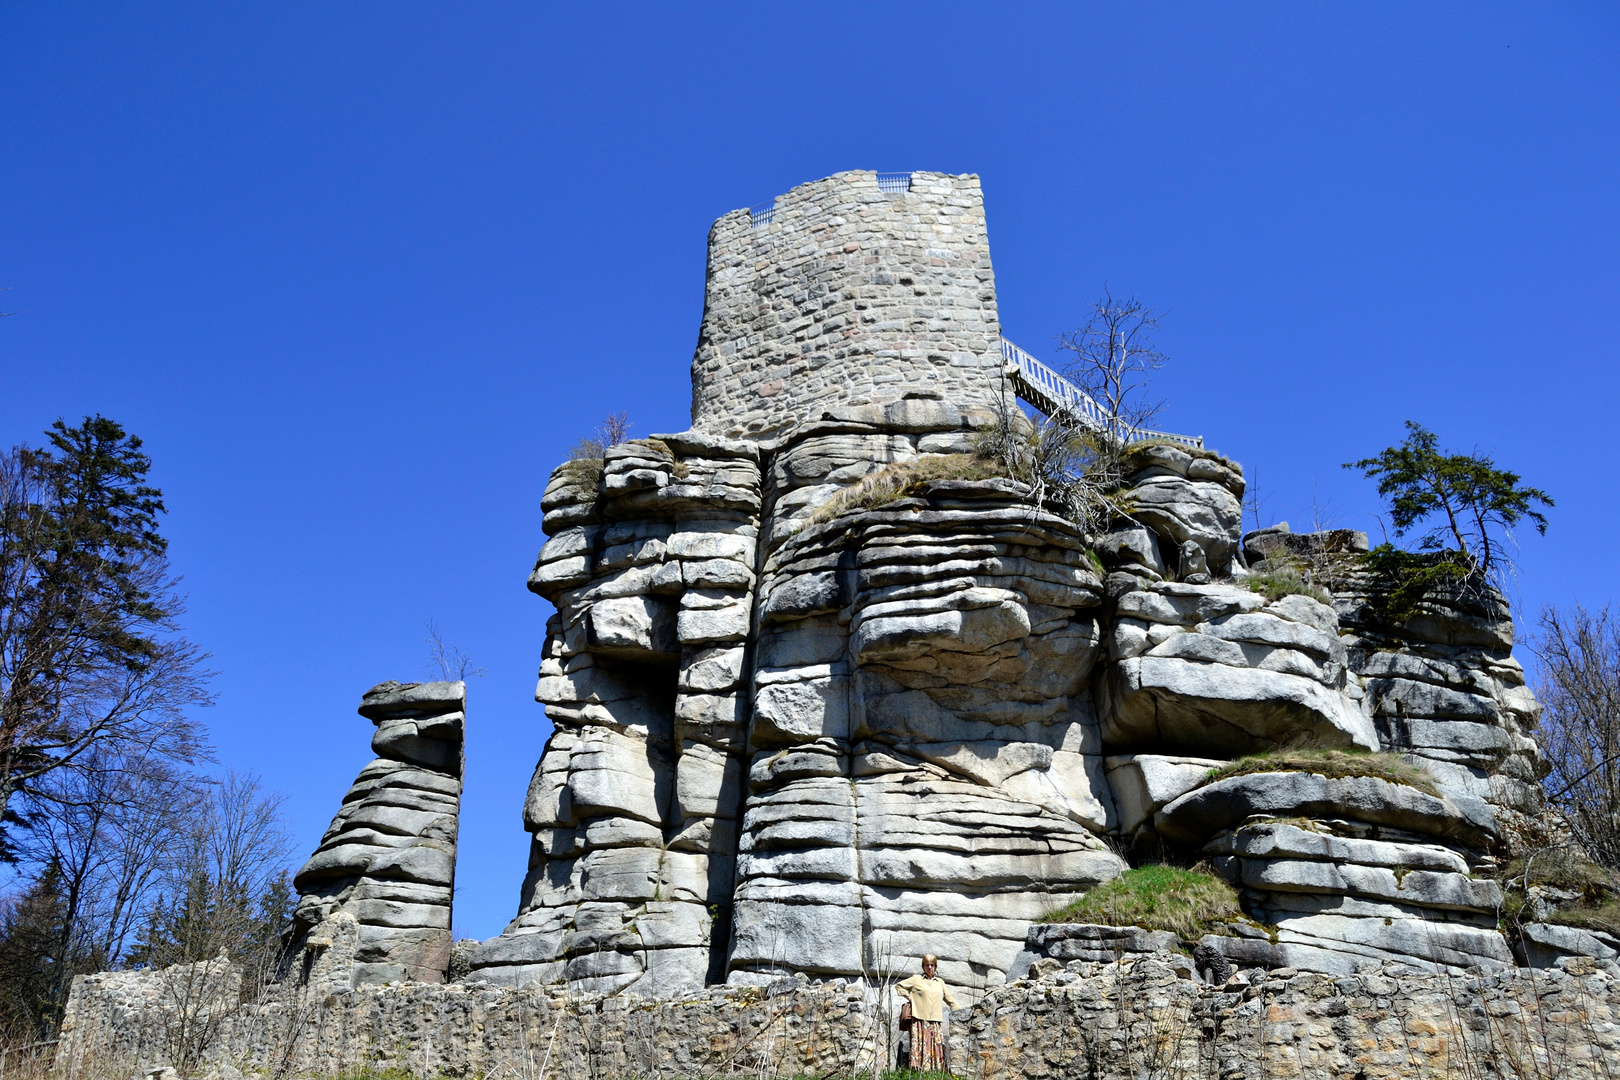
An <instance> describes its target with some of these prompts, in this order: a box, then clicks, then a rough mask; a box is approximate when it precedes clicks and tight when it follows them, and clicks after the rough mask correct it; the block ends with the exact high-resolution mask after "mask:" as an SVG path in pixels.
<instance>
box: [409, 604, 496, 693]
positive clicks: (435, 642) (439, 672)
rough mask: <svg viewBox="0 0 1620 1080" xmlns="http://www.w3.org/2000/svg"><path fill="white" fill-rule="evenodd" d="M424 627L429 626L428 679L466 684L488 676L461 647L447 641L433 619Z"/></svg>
mask: <svg viewBox="0 0 1620 1080" xmlns="http://www.w3.org/2000/svg"><path fill="white" fill-rule="evenodd" d="M424 625H426V626H427V647H428V662H427V677H428V678H430V679H442V680H444V681H445V682H464V681H466V680H467V679H481V678H483V677H484V676H485V675H487V674H488V672H486V671H485V670H484V669H483V668H481V667H479V666H478V665H476V664H474V663H473V662H472V657H470V656H468V655H467V654H466V653H464V652H462V651H461V646H459V645H452V644H450V643H449V642H447V641H445V640H444V635H443V634H441V633H439V627H438V624H437V623H435V622H434V621H433V620H432V619H429V620H428V621H427V622H426V623H425V624H424Z"/></svg>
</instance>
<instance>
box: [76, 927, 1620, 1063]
mask: <svg viewBox="0 0 1620 1080" xmlns="http://www.w3.org/2000/svg"><path fill="white" fill-rule="evenodd" d="M1043 964H1044V965H1045V967H1046V969H1047V970H1046V971H1045V973H1044V974H1043V975H1042V976H1041V978H1039V979H1038V980H1035V981H1019V982H1015V983H1009V984H1007V985H1005V986H1002V987H999V988H996V989H994V990H992V991H991V992H990V993H989V994H988V995H987V996H986V997H984V998H983V999H982V1000H981V1001H980V1002H979V1003H978V1004H977V1005H976V1006H974V1007H973V1008H971V1009H960V1010H957V1011H956V1012H955V1013H954V1014H953V1015H952V1017H951V1023H950V1024H949V1044H950V1065H951V1068H952V1071H953V1072H954V1073H955V1074H956V1075H958V1076H965V1077H967V1076H971V1077H978V1078H981V1080H1015V1078H1019V1080H1021V1078H1024V1077H1122V1078H1124V1077H1129V1078H1133V1080H1134V1078H1142V1080H1146V1078H1149V1077H1184V1078H1203V1077H1209V1078H1214V1077H1220V1078H1222V1080H1236V1078H1240V1077H1241V1078H1254V1080H1260V1078H1265V1077H1312V1078H1315V1077H1321V1078H1344V1080H1350V1078H1356V1080H1382V1078H1394V1077H1413V1078H1417V1077H1469V1078H1480V1080H1484V1078H1498V1077H1501V1078H1506V1077H1514V1078H1530V1077H1534V1078H1550V1077H1554V1076H1556V1077H1558V1078H1559V1080H1586V1078H1596V1077H1604V1078H1608V1077H1612V1076H1614V1075H1615V1074H1616V1072H1617V1071H1620V1038H1617V1031H1620V1028H1617V1021H1620V977H1617V975H1616V973H1615V969H1614V968H1613V965H1607V966H1605V965H1601V964H1599V963H1594V962H1593V961H1591V960H1589V959H1585V958H1580V959H1567V960H1564V961H1561V962H1560V964H1559V965H1558V966H1555V967H1552V968H1547V969H1541V970H1528V969H1522V968H1521V969H1507V970H1503V971H1499V972H1494V973H1491V974H1487V975H1473V976H1466V975H1465V976H1444V975H1416V974H1414V973H1412V971H1411V970H1410V969H1409V968H1405V967H1403V966H1402V965H1399V964H1385V965H1369V966H1368V967H1367V968H1366V969H1364V970H1363V971H1361V972H1359V973H1357V974H1355V975H1351V976H1341V977H1334V976H1329V975H1321V974H1309V973H1306V974H1302V973H1298V972H1295V971H1292V970H1288V969H1284V970H1278V971H1272V972H1270V973H1267V972H1263V971H1253V972H1247V973H1244V974H1242V975H1240V976H1238V977H1237V979H1235V980H1233V981H1231V982H1228V983H1225V984H1224V985H1221V986H1211V985H1206V984H1204V983H1202V982H1200V981H1198V980H1197V979H1196V978H1191V977H1188V972H1187V970H1186V964H1185V961H1184V960H1181V959H1179V958H1178V957H1176V956H1175V955H1174V954H1171V953H1167V952H1159V953H1154V954H1147V955H1142V956H1137V957H1132V958H1128V959H1126V960H1124V961H1122V962H1119V963H1103V964H1098V963H1090V962H1086V961H1073V962H1071V963H1069V964H1068V965H1067V966H1060V965H1057V964H1056V963H1055V962H1053V961H1043ZM186 977H187V972H186V971H184V970H182V969H178V968H176V969H171V970H170V972H166V973H160V974H155V975H154V974H152V973H148V972H110V973H105V974H101V975H90V976H81V977H80V978H79V979H77V980H76V981H75V984H74V992H73V998H72V1003H71V1004H70V1006H69V1010H68V1015H67V1019H66V1021H65V1023H64V1025H63V1028H62V1042H61V1044H60V1048H59V1050H58V1053H57V1058H56V1065H57V1069H58V1075H60V1076H62V1077H64V1078H65V1080H79V1078H89V1077H102V1076H112V1075H121V1076H127V1075H130V1073H131V1071H132V1070H133V1068H134V1067H136V1066H139V1067H140V1068H141V1069H142V1070H151V1069H155V1068H159V1067H161V1066H163V1065H166V1064H169V1063H170V1062H171V1061H172V1060H173V1058H172V1056H171V1055H172V1050H171V1049H170V1047H172V1046H174V1045H176V1040H175V1037H174V1036H175V1032H176V1030H177V1029H178V1025H179V1023H180V1020H181V1017H180V1016H179V1015H178V1012H177V1010H176V1009H175V1008H174V1007H172V1006H170V1007H165V1004H164V1003H165V1002H168V1001H173V1000H177V999H176V997H175V995H172V994H167V995H166V994H165V993H164V983H165V980H169V979H175V978H177V979H180V980H181V981H184V980H185V978H186ZM897 1009H898V1006H897V1003H896V1001H895V1000H894V994H893V993H892V990H886V989H885V988H882V987H869V986H863V985H860V984H847V983H845V982H843V981H842V980H838V981H835V982H831V983H824V984H819V985H818V984H810V983H808V982H806V981H805V980H804V979H802V978H798V979H795V978H784V979H779V980H778V981H777V982H775V983H772V984H771V985H769V986H767V987H763V988H752V987H751V988H726V989H711V990H707V991H697V992H694V993H692V994H690V995H688V996H686V997H684V998H682V999H679V1000H673V1001H661V1002H650V1001H645V1000H642V999H639V998H636V997H634V996H629V995H613V996H606V997H603V996H596V995H593V996H584V997H569V996H566V995H563V994H559V993H557V992H556V991H554V990H553V991H547V990H545V989H543V988H539V987H529V988H522V989H512V988H497V987H492V986H489V985H487V984H471V985H461V984H449V985H426V984H420V983H418V984H408V985H402V986H388V987H376V986H366V987H361V988H359V989H355V990H345V991H342V992H338V993H334V994H327V993H325V992H324V991H323V992H320V993H315V994H310V993H297V992H294V993H287V994H284V995H283V996H281V997H278V998H274V999H272V1000H269V1001H267V1002H264V1003H261V1004H259V1005H256V1006H251V1007H245V1008H242V1009H240V1010H238V1011H236V1012H234V1013H231V1014H229V1015H225V1016H221V1017H220V1018H219V1037H218V1038H217V1039H214V1040H212V1041H211V1042H210V1045H209V1047H208V1048H207V1050H206V1051H205V1053H204V1055H203V1061H204V1062H205V1064H204V1065H203V1067H202V1068H201V1069H198V1070H197V1071H196V1074H198V1075H202V1076H209V1077H219V1078H224V1077H233V1078H239V1077H241V1076H242V1075H243V1074H249V1075H274V1076H300V1077H307V1076H332V1075H336V1074H339V1073H343V1074H352V1073H353V1072H354V1071H358V1070H360V1069H364V1068H370V1069H373V1070H376V1071H377V1072H382V1071H384V1070H390V1071H389V1072H388V1075H391V1076H393V1075H403V1076H413V1077H444V1076H488V1077H497V1076H512V1077H520V1076H522V1077H527V1076H550V1077H554V1078H557V1080H596V1078H599V1077H615V1078H624V1080H630V1078H638V1077H648V1078H651V1077H658V1078H661V1080H663V1078H670V1080H672V1078H675V1077H693V1076H707V1077H740V1076H745V1075H746V1076H752V1077H772V1076H794V1075H800V1076H850V1075H856V1074H859V1073H865V1072H866V1071H868V1070H871V1069H872V1066H873V1064H874V1060H873V1059H874V1057H875V1058H876V1059H877V1062H878V1063H882V1064H885V1065H887V1064H889V1063H892V1062H893V1061H894V1054H895V1050H896V1045H895V1044H896V1032H895V1029H894V1025H893V1019H894V1016H895V1014H896V1012H897ZM392 1070H397V1071H392Z"/></svg>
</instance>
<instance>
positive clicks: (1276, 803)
mask: <svg viewBox="0 0 1620 1080" xmlns="http://www.w3.org/2000/svg"><path fill="white" fill-rule="evenodd" d="M1257 815H1265V816H1268V817H1308V818H1309V817H1321V818H1348V819H1350V820H1352V821H1362V822H1366V823H1367V824H1369V825H1385V826H1389V827H1391V828H1395V829H1400V830H1403V831H1405V832H1409V833H1420V834H1423V835H1426V836H1434V837H1439V838H1442V839H1446V840H1452V841H1456V842H1458V843H1462V844H1465V845H1468V846H1470V847H1488V846H1489V845H1490V843H1491V841H1492V840H1493V838H1494V835H1495V822H1494V821H1491V820H1482V819H1480V818H1477V817H1470V816H1469V815H1467V814H1465V813H1464V811H1463V810H1462V809H1460V808H1459V807H1458V806H1457V805H1456V804H1455V803H1453V802H1452V801H1451V800H1449V799H1445V798H1441V797H1438V796H1435V795H1429V794H1427V793H1425V792H1423V791H1420V790H1418V789H1417V788H1414V787H1409V786H1407V785H1405V784H1395V783H1391V782H1389V781H1387V780H1382V779H1379V778H1377V777H1372V776H1343V777H1327V776H1323V775H1321V774H1319V773H1308V772H1295V771H1285V772H1264V773H1249V774H1247V775H1244V776H1232V777H1227V778H1226V779H1223V780H1216V781H1213V782H1211V783H1207V784H1204V785H1203V786H1201V787H1198V788H1195V789H1193V790H1192V791H1189V792H1188V793H1187V794H1185V795H1182V796H1181V797H1180V798H1177V799H1176V800H1174V801H1173V802H1171V803H1170V804H1169V805H1168V806H1166V807H1164V808H1163V809H1162V810H1160V811H1159V812H1158V813H1157V814H1155V815H1154V818H1153V824H1154V827H1155V828H1156V829H1157V830H1158V832H1159V835H1161V836H1163V837H1165V838H1166V839H1169V840H1173V841H1175V842H1177V843H1182V844H1202V843H1203V842H1204V841H1206V840H1208V839H1209V838H1210V837H1212V836H1214V835H1215V834H1216V833H1219V832H1223V831H1226V830H1228V829H1232V828H1235V827H1236V826H1237V825H1239V824H1241V823H1242V822H1243V821H1244V820H1245V819H1247V818H1250V817H1254V816H1257Z"/></svg>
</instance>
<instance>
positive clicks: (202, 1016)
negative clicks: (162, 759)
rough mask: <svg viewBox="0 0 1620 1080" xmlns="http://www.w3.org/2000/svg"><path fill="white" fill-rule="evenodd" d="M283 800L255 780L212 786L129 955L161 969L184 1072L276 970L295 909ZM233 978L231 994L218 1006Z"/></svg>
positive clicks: (232, 778)
mask: <svg viewBox="0 0 1620 1080" xmlns="http://www.w3.org/2000/svg"><path fill="white" fill-rule="evenodd" d="M282 801H283V799H282V796H280V795H278V794H275V793H273V792H268V791H266V790H265V789H264V788H263V786H262V785H261V784H260V782H259V780H258V778H257V777H255V776H252V775H247V774H242V773H236V772H230V773H227V774H226V775H225V777H224V779H222V780H221V781H220V782H219V783H217V784H215V785H214V786H213V787H212V788H211V789H210V791H209V792H208V795H207V797H206V798H205V799H204V800H203V801H202V802H201V804H200V805H199V806H198V807H197V809H196V811H195V813H194V814H193V815H192V816H191V818H190V820H189V822H188V825H189V828H188V829H187V830H186V831H185V833H184V834H183V835H182V837H181V838H180V841H179V851H178V852H177V856H176V858H175V859H174V860H173V861H172V863H171V864H170V867H169V869H168V872H167V873H166V874H165V876H164V880H163V882H162V885H161V888H162V898H161V899H160V900H159V901H158V902H157V903H155V904H154V905H153V906H152V907H151V909H150V913H149V915H148V918H147V925H146V927H145V928H144V931H143V934H142V940H141V942H140V944H139V946H138V947H137V948H136V949H135V950H132V953H131V956H130V959H131V961H132V962H133V963H136V964H139V965H142V966H146V967H151V968H154V969H168V970H167V974H166V976H165V979H164V982H163V987H164V992H165V993H166V994H167V995H168V999H169V1000H168V1005H169V1007H170V1009H169V1011H170V1016H171V1019H170V1022H169V1033H168V1035H169V1043H170V1046H169V1052H170V1054H171V1055H172V1056H173V1057H174V1059H175V1061H176V1063H177V1064H178V1065H180V1067H181V1068H182V1069H185V1068H188V1067H192V1066H195V1065H196V1063H197V1062H198V1061H199V1060H200V1059H201V1056H202V1054H203V1052H204V1051H205V1050H206V1049H207V1048H208V1047H209V1046H210V1045H212V1044H213V1043H214V1042H215V1041H216V1040H217V1039H218V1037H219V1034H220V1031H221V1028H222V1026H223V1025H224V1024H225V1023H226V1022H227V1021H228V1020H229V1018H230V1017H231V1016H232V1015H234V1014H235V1013H236V1012H237V1011H238V1009H239V1007H240V1005H241V1004H242V1002H244V1001H246V1000H251V999H252V998H254V997H256V996H257V994H258V993H259V991H260V990H261V989H262V988H263V987H264V985H265V984H266V983H267V982H268V981H269V979H270V978H271V977H272V974H273V973H274V972H275V970H276V969H277V966H278V960H279V953H280V948H281V943H280V932H281V930H282V928H283V924H284V923H285V922H286V919H287V915H288V912H289V909H290V907H291V903H292V895H291V889H290V886H289V883H288V875H287V866H286V864H287V859H288V855H289V853H290V844H289V841H288V838H287V834H286V832H285V830H284V829H283V827H282V824H281V804H282ZM222 959H228V960H230V961H232V962H233V963H234V965H235V968H227V967H226V966H225V965H224V964H222V963H221V960H222ZM236 971H239V972H240V976H241V981H240V983H239V984H236V990H237V993H236V995H234V996H231V997H230V999H229V1000H225V991H226V988H227V987H228V986H229V985H231V984H232V982H233V980H234V979H235V978H236V976H235V974H234V972H236Z"/></svg>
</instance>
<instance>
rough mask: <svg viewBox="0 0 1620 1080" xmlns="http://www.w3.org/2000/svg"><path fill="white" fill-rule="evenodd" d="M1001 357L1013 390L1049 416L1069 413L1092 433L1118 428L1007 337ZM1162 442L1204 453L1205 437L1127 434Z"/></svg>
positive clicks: (1131, 438)
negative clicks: (1188, 447) (1189, 447)
mask: <svg viewBox="0 0 1620 1080" xmlns="http://www.w3.org/2000/svg"><path fill="white" fill-rule="evenodd" d="M1001 358H1002V359H1003V360H1004V361H1006V365H1007V366H1006V371H1007V375H1008V377H1009V378H1011V379H1012V384H1013V391H1014V393H1016V394H1017V395H1018V396H1019V397H1021V398H1023V399H1024V400H1025V401H1027V402H1029V403H1030V404H1031V405H1033V406H1035V408H1037V409H1039V410H1040V411H1041V412H1043V413H1045V414H1046V415H1047V416H1056V415H1058V414H1059V413H1064V412H1066V413H1069V414H1070V415H1072V416H1074V417H1075V418H1076V419H1078V420H1079V421H1080V423H1081V424H1083V425H1085V426H1086V427H1088V428H1091V429H1092V430H1093V431H1104V432H1113V431H1114V430H1115V429H1116V427H1117V425H1116V424H1115V423H1113V418H1112V417H1111V416H1109V415H1108V413H1107V412H1106V411H1105V410H1104V409H1103V407H1102V406H1101V405H1098V404H1097V402H1096V400H1095V399H1094V398H1092V396H1091V395H1090V394H1088V393H1086V392H1085V391H1084V390H1082V389H1080V388H1079V387H1078V386H1076V385H1074V383H1072V382H1070V381H1069V380H1068V379H1065V378H1064V377H1063V376H1062V375H1059V374H1058V373H1057V372H1056V371H1054V370H1053V369H1052V368H1050V367H1048V366H1047V365H1045V364H1043V363H1041V362H1040V361H1039V360H1037V359H1035V358H1034V357H1033V356H1031V355H1029V353H1027V352H1025V351H1024V350H1023V349H1020V348H1019V347H1018V346H1016V345H1014V344H1013V343H1012V342H1010V341H1008V340H1007V339H1006V338H1002V339H1001ZM1148 439H1162V440H1165V441H1167V442H1174V443H1180V444H1181V445H1182V446H1191V447H1195V448H1196V449H1199V450H1202V449H1203V448H1204V437H1203V436H1202V435H1176V434H1173V433H1172V432H1168V431H1152V430H1150V429H1148V428H1131V429H1129V430H1128V431H1126V433H1125V442H1127V443H1133V442H1144V441H1146V440H1148Z"/></svg>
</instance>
